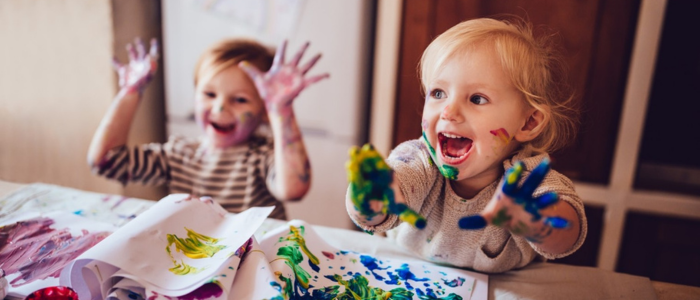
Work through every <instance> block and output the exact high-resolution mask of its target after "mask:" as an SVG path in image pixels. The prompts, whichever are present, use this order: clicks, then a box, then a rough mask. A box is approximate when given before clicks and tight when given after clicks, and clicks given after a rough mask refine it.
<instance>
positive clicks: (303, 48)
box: [292, 42, 309, 67]
mask: <svg viewBox="0 0 700 300" xmlns="http://www.w3.org/2000/svg"><path fill="white" fill-rule="evenodd" d="M307 48H309V42H306V43H304V45H303V46H301V49H299V52H297V54H296V55H294V59H292V65H293V66H295V67H296V66H298V65H299V62H300V61H301V57H302V56H304V52H306V49H307Z"/></svg>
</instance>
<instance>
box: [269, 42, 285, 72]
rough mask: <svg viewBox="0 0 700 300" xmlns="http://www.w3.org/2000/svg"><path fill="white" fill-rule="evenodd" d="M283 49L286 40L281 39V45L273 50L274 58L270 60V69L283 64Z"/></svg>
mask: <svg viewBox="0 0 700 300" xmlns="http://www.w3.org/2000/svg"><path fill="white" fill-rule="evenodd" d="M285 51H287V40H284V41H282V45H280V47H279V48H277V52H275V58H274V59H273V60H272V69H276V68H279V66H281V65H282V64H284V52H285Z"/></svg>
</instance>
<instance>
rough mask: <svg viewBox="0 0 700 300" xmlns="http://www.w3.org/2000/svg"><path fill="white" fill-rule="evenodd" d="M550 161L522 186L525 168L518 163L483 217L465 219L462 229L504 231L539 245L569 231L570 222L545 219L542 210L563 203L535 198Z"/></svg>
mask: <svg viewBox="0 0 700 300" xmlns="http://www.w3.org/2000/svg"><path fill="white" fill-rule="evenodd" d="M549 163H550V161H549V159H548V158H545V159H543V160H542V162H541V163H540V164H539V165H538V166H537V167H536V168H535V169H534V170H532V172H531V173H530V176H528V177H527V179H525V181H524V182H523V184H522V186H520V187H518V182H519V181H520V177H521V175H522V172H523V164H522V163H521V162H516V163H515V164H514V165H513V166H512V167H511V168H510V169H508V170H507V171H506V173H505V176H504V179H503V182H502V183H501V189H500V190H499V191H498V192H497V193H496V194H495V195H494V197H493V199H492V200H491V202H489V204H488V205H487V206H486V208H485V209H484V211H483V212H481V214H480V215H474V216H468V217H464V218H462V219H461V220H460V221H459V227H460V228H462V229H480V228H483V227H485V226H486V225H487V224H492V225H495V226H499V227H503V228H506V229H508V230H510V231H511V232H512V233H513V234H516V235H522V236H525V237H526V238H527V239H528V240H530V241H533V242H539V241H541V240H542V239H543V238H545V237H547V236H549V235H550V234H551V233H552V230H554V229H564V228H567V227H569V221H567V220H566V219H564V218H561V217H558V216H543V215H542V213H541V210H543V209H545V208H547V207H550V206H552V205H553V204H555V203H556V202H557V201H558V200H559V199H558V196H557V194H556V193H555V192H548V193H544V194H542V195H540V196H537V197H533V192H534V191H535V189H537V187H538V186H539V185H540V183H542V180H544V177H545V175H546V174H547V172H549Z"/></svg>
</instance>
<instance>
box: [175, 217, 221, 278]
mask: <svg viewBox="0 0 700 300" xmlns="http://www.w3.org/2000/svg"><path fill="white" fill-rule="evenodd" d="M185 230H187V238H184V239H183V238H179V237H177V235H174V234H167V236H166V239H167V240H168V245H167V246H166V247H165V251H166V252H167V253H168V256H169V257H170V259H171V260H172V261H173V264H174V265H175V266H174V267H172V268H170V269H169V270H170V272H172V273H173V274H176V275H187V274H196V273H198V272H200V271H202V270H203V269H197V268H195V267H193V266H190V265H188V264H187V263H185V262H184V261H183V260H180V262H178V261H177V260H175V258H174V257H173V254H172V252H171V251H170V246H172V245H174V246H175V251H176V252H182V253H183V254H184V255H185V256H187V257H189V258H192V259H202V258H210V257H213V256H214V255H215V254H216V253H217V252H219V251H220V250H223V249H224V248H226V245H218V244H217V243H218V242H219V239H216V238H212V237H209V236H206V235H203V234H200V233H197V232H195V231H194V230H191V229H189V228H187V227H185Z"/></svg>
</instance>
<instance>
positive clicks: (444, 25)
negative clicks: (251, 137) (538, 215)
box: [0, 0, 700, 286]
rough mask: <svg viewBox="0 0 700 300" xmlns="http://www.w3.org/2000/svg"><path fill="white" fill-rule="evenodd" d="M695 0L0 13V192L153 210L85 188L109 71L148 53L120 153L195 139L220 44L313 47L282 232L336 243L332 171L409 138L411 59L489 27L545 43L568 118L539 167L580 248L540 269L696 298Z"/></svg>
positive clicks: (147, 2) (413, 110) (53, 4)
mask: <svg viewBox="0 0 700 300" xmlns="http://www.w3.org/2000/svg"><path fill="white" fill-rule="evenodd" d="M697 11H700V1H694V0H589V1H574V0H563V1H559V0H528V1H526V0H439V1H427V0H426V1H423V0H408V1H400V0H378V1H370V0H349V1H341V0H331V1H329V0H260V1H243V0H168V1H157V0H0V41H2V42H1V43H2V46H0V180H3V181H8V182H15V183H32V182H44V183H50V184H56V185H61V186H66V187H72V188H77V189H82V190H87V191H95V192H101V193H109V194H122V195H126V196H129V197H137V198H143V199H152V200H157V199H160V198H161V197H163V196H164V195H166V193H167V191H166V190H165V189H162V188H152V187H144V186H140V185H128V186H126V187H123V186H121V185H119V184H117V183H114V182H110V181H107V180H104V179H102V178H98V177H96V176H94V175H92V174H91V173H90V171H89V169H88V167H87V163H86V155H87V148H88V145H89V142H90V140H91V138H92V134H93V133H94V130H95V129H96V128H97V125H98V124H99V122H100V120H101V118H102V116H103V114H104V113H105V112H106V110H107V108H108V106H109V105H110V103H111V101H112V98H113V96H114V95H115V93H116V91H117V76H116V74H115V72H114V71H113V70H112V67H111V58H112V57H113V56H116V57H118V58H119V59H120V60H122V61H124V60H126V52H125V51H124V46H125V45H126V43H129V42H131V41H133V38H134V37H137V36H138V37H142V38H144V39H146V40H147V39H150V38H157V39H159V40H161V41H162V55H163V56H162V57H161V65H160V66H159V67H160V69H159V72H158V73H157V76H156V78H155V79H154V80H153V82H152V83H151V85H150V86H149V87H148V89H147V90H146V94H145V99H144V101H142V103H141V106H140V107H139V112H138V114H137V116H136V120H135V122H134V124H133V125H132V130H131V134H130V136H129V138H130V140H129V143H130V144H136V143H147V142H163V141H165V140H166V139H167V136H168V135H170V134H183V135H194V136H196V135H198V134H199V132H198V129H197V127H196V126H195V125H194V121H193V118H192V109H193V95H194V86H193V81H192V76H193V72H194V64H195V62H196V60H197V58H198V57H199V55H200V53H201V52H202V51H203V50H204V49H205V48H206V47H208V46H209V45H211V44H212V43H214V42H216V41H218V40H219V39H221V38H224V37H232V36H233V37H235V36H242V37H252V38H256V39H259V40H260V41H261V42H263V43H265V44H267V45H270V46H276V45H279V43H280V42H281V41H282V40H284V39H289V41H290V44H289V47H288V49H289V50H288V51H294V50H296V49H298V47H300V46H301V45H302V44H303V43H304V42H305V41H310V42H311V47H310V48H309V50H308V51H307V57H306V58H307V59H308V58H310V57H311V54H313V53H317V52H321V53H323V58H322V59H321V60H320V61H319V63H318V64H317V65H316V67H315V68H314V70H313V71H312V72H318V73H321V72H330V73H331V78H330V79H328V80H325V81H323V82H320V83H319V84H317V85H314V86H312V87H311V88H309V89H308V90H306V91H305V92H304V93H303V94H302V95H301V96H300V97H299V98H298V99H297V101H296V102H295V110H296V112H297V116H298V119H299V122H300V126H301V127H302V131H303V134H304V140H305V142H306V145H307V148H308V151H309V152H310V155H311V164H312V168H313V169H312V171H313V173H314V178H313V184H312V189H311V191H310V192H309V194H308V195H307V196H306V198H305V199H304V200H303V201H301V202H300V203H295V204H290V205H288V213H289V217H290V218H298V219H304V220H306V221H308V222H310V223H312V224H318V225H325V226H333V227H343V228H352V227H353V225H352V224H351V222H350V220H349V218H348V217H347V214H346V213H345V209H344V204H343V203H344V196H345V190H346V188H347V182H346V177H345V169H344V163H345V160H346V157H347V150H348V148H349V147H350V146H352V145H361V144H363V143H365V142H372V143H373V144H374V145H375V146H376V147H377V148H378V149H379V150H380V151H381V152H382V153H384V154H388V153H389V151H390V149H391V148H393V147H394V146H395V145H398V144H399V143H401V142H403V141H406V140H409V139H414V138H418V137H419V135H420V115H421V109H422V101H423V96H422V94H421V91H420V85H419V80H418V76H417V73H416V66H417V63H418V60H419V58H420V55H421V54H422V51H423V49H425V47H426V46H427V45H428V44H429V43H430V41H431V40H432V39H433V38H434V37H436V36H437V35H438V34H440V33H442V32H443V31H445V30H446V29H448V28H449V27H451V26H453V25H455V24H457V23H459V22H460V21H463V20H466V19H470V18H476V17H486V16H491V17H494V16H496V17H497V16H502V15H504V14H509V15H516V16H521V17H523V18H525V19H528V20H529V21H530V22H532V23H533V24H535V25H536V27H535V28H536V33H537V34H553V33H556V34H557V41H558V45H559V46H560V47H561V50H562V54H563V56H564V60H565V62H566V63H567V65H568V66H569V69H568V82H569V83H570V85H571V86H572V87H573V88H574V89H575V90H576V92H577V95H578V99H579V101H580V103H581V106H582V109H583V110H582V119H581V128H580V131H579V134H578V135H577V137H576V141H575V142H574V143H573V144H572V145H571V146H570V147H568V148H566V149H563V150H561V151H559V152H557V153H554V154H553V164H554V166H553V167H554V169H556V170H558V171H560V172H562V173H564V174H566V175H567V176H569V177H570V178H572V179H573V180H574V181H575V184H576V188H577V191H578V192H579V194H580V195H581V196H582V198H583V199H584V202H585V203H586V211H587V216H588V218H589V235H588V238H587V240H586V242H585V244H584V245H583V247H582V248H581V249H580V250H579V251H578V252H576V253H575V254H574V255H572V256H570V257H567V258H565V259H562V260H557V261H555V262H561V263H569V264H576V265H584V266H594V267H600V268H603V269H607V270H612V271H618V272H625V273H631V274H636V275H641V276H646V277H649V278H651V279H652V280H658V281H667V282H673V283H680V284H688V285H695V286H700V274H698V272H697V270H700V158H698V156H697V155H696V154H695V153H696V149H697V146H695V142H693V141H697V140H698V139H699V138H700V130H699V129H700V126H698V125H697V116H699V115H700V96H699V94H698V93H697V91H696V87H697V85H698V82H700V56H699V55H698V53H700V41H698V39H697V38H696V37H697V32H698V29H700V28H699V27H700V25H698V23H697V22H695V20H694V17H695V14H696V12H697Z"/></svg>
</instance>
